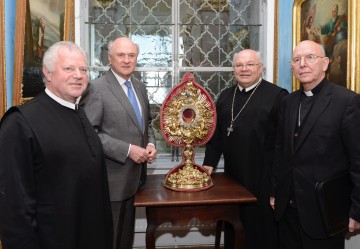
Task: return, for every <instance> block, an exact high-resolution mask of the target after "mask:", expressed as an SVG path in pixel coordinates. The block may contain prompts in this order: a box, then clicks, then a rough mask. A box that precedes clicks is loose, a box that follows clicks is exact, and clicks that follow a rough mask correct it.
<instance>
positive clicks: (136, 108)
mask: <svg viewBox="0 0 360 249" xmlns="http://www.w3.org/2000/svg"><path fill="white" fill-rule="evenodd" d="M125 85H126V86H127V88H128V98H129V101H130V103H131V105H132V106H133V108H134V111H135V114H136V117H137V119H138V121H139V124H140V128H141V130H142V117H141V113H140V108H139V105H138V103H137V101H136V97H135V93H134V91H133V89H132V87H131V83H130V81H128V80H127V81H125Z"/></svg>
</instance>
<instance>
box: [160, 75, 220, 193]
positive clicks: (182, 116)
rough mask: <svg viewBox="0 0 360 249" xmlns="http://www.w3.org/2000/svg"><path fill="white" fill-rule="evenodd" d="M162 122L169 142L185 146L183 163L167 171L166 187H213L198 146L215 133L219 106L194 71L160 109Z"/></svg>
mask: <svg viewBox="0 0 360 249" xmlns="http://www.w3.org/2000/svg"><path fill="white" fill-rule="evenodd" d="M160 124H161V130H162V132H163V135H164V138H165V140H166V141H167V142H168V143H170V144H171V145H172V146H183V151H182V162H181V164H179V165H177V166H175V167H174V168H172V169H171V170H170V171H169V172H168V173H167V175H166V178H165V182H164V186H165V187H166V188H169V189H172V190H175V191H185V192H193V191H201V190H205V189H208V188H210V187H211V186H213V182H212V180H211V177H210V175H209V174H208V173H207V172H206V170H205V169H204V168H203V167H202V166H200V165H197V164H195V162H194V156H195V150H194V147H195V146H196V145H197V146H200V145H203V144H205V143H206V142H207V141H209V139H210V138H211V136H212V135H213V133H214V130H215V126H216V111H215V105H214V101H213V100H212V98H211V96H210V95H209V93H208V92H207V91H206V90H205V89H204V88H203V87H202V86H200V85H199V84H197V83H196V81H195V78H194V76H193V75H192V74H191V73H186V74H185V75H184V77H183V79H182V82H181V83H180V84H179V85H177V86H176V87H175V88H173V89H172V90H171V92H170V93H169V94H168V96H167V97H166V99H165V101H164V103H163V105H162V108H161V112H160Z"/></svg>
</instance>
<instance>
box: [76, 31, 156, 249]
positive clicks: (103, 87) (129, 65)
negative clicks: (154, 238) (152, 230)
mask: <svg viewBox="0 0 360 249" xmlns="http://www.w3.org/2000/svg"><path fill="white" fill-rule="evenodd" d="M138 54H139V49H138V46H137V45H136V44H135V43H133V42H132V41H131V40H130V39H129V38H127V37H120V38H117V39H116V40H114V41H111V42H110V43H109V45H108V58H109V62H110V65H111V68H110V70H109V71H108V72H106V73H105V74H104V75H103V76H101V77H99V78H98V79H95V80H93V81H92V82H90V84H89V87H88V89H87V91H86V93H85V94H84V96H83V98H82V100H81V105H83V106H84V109H85V112H86V114H87V116H88V118H89V120H90V122H91V123H92V125H93V127H94V128H95V130H96V131H97V133H98V134H99V136H100V139H101V142H102V144H103V147H104V152H105V156H106V167H107V173H108V179H109V189H110V200H111V208H112V214H113V223H114V224H113V225H114V248H116V249H119V248H121V249H128V248H132V244H133V238H134V225H135V208H134V197H135V193H136V191H137V189H138V187H139V185H140V182H141V178H142V177H143V176H144V175H146V170H142V167H143V169H146V163H152V162H153V161H154V160H155V158H156V153H157V151H156V149H155V146H154V144H155V138H154V132H153V129H152V126H151V116H150V104H149V99H148V97H147V93H146V88H145V85H144V84H141V83H140V82H139V81H138V80H136V79H135V78H134V77H132V73H133V72H134V70H135V67H136V63H137V57H138Z"/></svg>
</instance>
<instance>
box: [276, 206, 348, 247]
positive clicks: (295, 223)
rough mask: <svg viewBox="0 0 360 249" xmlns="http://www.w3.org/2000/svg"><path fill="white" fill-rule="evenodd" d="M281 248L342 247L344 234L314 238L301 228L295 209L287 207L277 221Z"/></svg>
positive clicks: (343, 245)
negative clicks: (326, 237)
mask: <svg viewBox="0 0 360 249" xmlns="http://www.w3.org/2000/svg"><path fill="white" fill-rule="evenodd" d="M279 238H280V248H281V249H344V248H345V234H341V235H339V236H336V237H333V238H328V239H314V238H311V237H310V236H308V235H307V234H306V233H305V231H304V230H303V229H302V227H301V224H300V220H299V216H298V212H297V209H296V208H294V207H290V206H289V207H288V208H287V209H286V211H285V214H284V216H283V217H282V218H281V220H280V221H279Z"/></svg>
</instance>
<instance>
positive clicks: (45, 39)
mask: <svg viewBox="0 0 360 249" xmlns="http://www.w3.org/2000/svg"><path fill="white" fill-rule="evenodd" d="M73 13H74V9H73V0H65V1H64V0H18V1H17V5H16V19H17V23H16V35H15V58H14V85H13V89H14V91H13V105H19V104H22V103H23V102H25V101H27V100H29V99H31V98H32V97H34V96H36V95H37V94H39V93H40V92H41V91H43V89H44V87H45V86H44V83H43V75H42V58H43V56H44V53H45V52H46V50H47V48H49V47H50V46H51V45H52V44H54V43H56V42H58V41H61V40H70V39H71V35H72V34H71V31H72V28H73V26H74V25H73V22H74V14H73Z"/></svg>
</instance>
